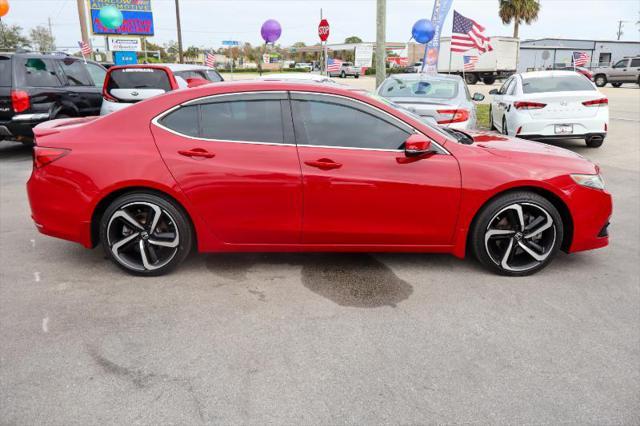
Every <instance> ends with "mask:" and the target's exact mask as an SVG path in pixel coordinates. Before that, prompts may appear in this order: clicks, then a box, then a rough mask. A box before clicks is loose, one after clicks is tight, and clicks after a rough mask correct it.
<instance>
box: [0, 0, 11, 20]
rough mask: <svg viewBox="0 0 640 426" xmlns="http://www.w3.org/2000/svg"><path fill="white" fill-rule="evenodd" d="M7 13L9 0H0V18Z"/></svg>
mask: <svg viewBox="0 0 640 426" xmlns="http://www.w3.org/2000/svg"><path fill="white" fill-rule="evenodd" d="M7 13H9V0H0V18H1V17H3V16H4V15H6V14H7Z"/></svg>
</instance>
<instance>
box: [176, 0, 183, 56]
mask: <svg viewBox="0 0 640 426" xmlns="http://www.w3.org/2000/svg"><path fill="white" fill-rule="evenodd" d="M176 24H177V27H178V62H180V63H181V64H182V63H183V62H184V60H183V58H182V28H181V27H180V4H179V0H176Z"/></svg>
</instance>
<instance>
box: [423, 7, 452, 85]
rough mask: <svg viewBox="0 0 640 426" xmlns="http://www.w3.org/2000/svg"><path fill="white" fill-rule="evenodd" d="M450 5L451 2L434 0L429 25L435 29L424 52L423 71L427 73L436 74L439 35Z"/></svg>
mask: <svg viewBox="0 0 640 426" xmlns="http://www.w3.org/2000/svg"><path fill="white" fill-rule="evenodd" d="M451 3H453V0H435V2H434V3H433V13H432V14H431V23H433V27H434V29H435V33H434V35H433V39H432V40H431V41H430V42H429V43H427V46H426V52H425V58H424V60H425V62H424V65H423V67H424V68H423V69H424V70H426V71H427V72H429V73H437V72H438V56H439V54H440V33H441V32H442V25H443V24H444V20H445V19H446V18H447V14H448V13H449V10H450V9H451Z"/></svg>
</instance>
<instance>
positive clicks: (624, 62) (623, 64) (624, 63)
mask: <svg viewBox="0 0 640 426" xmlns="http://www.w3.org/2000/svg"><path fill="white" fill-rule="evenodd" d="M626 66H627V60H626V59H623V60H621V61H618V62H616V64H615V65H614V66H613V67H614V68H624V67H626Z"/></svg>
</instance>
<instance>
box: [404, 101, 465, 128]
mask: <svg viewBox="0 0 640 426" xmlns="http://www.w3.org/2000/svg"><path fill="white" fill-rule="evenodd" d="M391 101H392V102H393V103H396V104H398V105H401V106H402V107H403V108H406V109H408V110H409V111H411V112H413V113H415V114H418V115H419V116H421V117H424V118H425V119H427V120H428V121H430V122H432V123H434V124H438V122H439V121H443V120H447V119H450V118H451V116H452V113H448V114H442V113H439V112H438V111H454V110H457V109H459V108H460V105H459V104H458V103H453V104H451V103H447V102H440V101H436V100H426V99H425V100H417V99H416V98H410V97H409V98H391Z"/></svg>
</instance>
